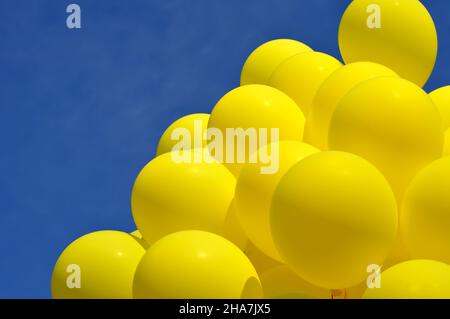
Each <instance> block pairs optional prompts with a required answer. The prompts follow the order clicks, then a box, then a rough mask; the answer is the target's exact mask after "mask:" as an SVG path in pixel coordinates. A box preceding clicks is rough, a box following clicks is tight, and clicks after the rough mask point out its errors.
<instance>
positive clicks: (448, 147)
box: [444, 128, 450, 156]
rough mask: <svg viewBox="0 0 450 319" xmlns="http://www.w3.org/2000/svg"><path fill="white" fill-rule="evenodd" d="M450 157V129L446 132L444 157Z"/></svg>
mask: <svg viewBox="0 0 450 319" xmlns="http://www.w3.org/2000/svg"><path fill="white" fill-rule="evenodd" d="M449 155H450V128H449V129H448V130H447V131H445V143H444V156H449Z"/></svg>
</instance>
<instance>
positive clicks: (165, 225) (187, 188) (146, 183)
mask: <svg viewBox="0 0 450 319" xmlns="http://www.w3.org/2000/svg"><path fill="white" fill-rule="evenodd" d="M194 152H195V150H187V151H184V152H183V154H187V155H188V158H192V157H191V155H190V154H192V153H194ZM203 155H204V156H205V157H204V160H203V161H201V162H198V163H197V162H195V161H191V162H177V161H174V158H173V156H175V154H173V152H171V153H166V154H163V155H160V156H158V157H156V158H155V159H153V160H152V161H150V162H149V163H148V164H147V165H146V166H145V167H144V168H143V169H142V171H141V172H140V173H139V175H138V177H137V179H136V181H135V183H134V187H133V191H132V194H131V209H132V212H133V218H134V221H135V223H136V225H137V227H138V229H139V231H140V232H141V234H142V236H144V238H145V239H146V240H148V242H150V243H152V242H154V241H155V240H158V239H160V238H161V237H163V236H165V235H168V234H170V233H173V232H177V231H181V230H189V229H198V230H206V231H211V232H215V233H219V234H222V233H223V232H224V231H225V221H226V220H227V214H228V211H229V209H230V205H231V202H232V200H233V196H234V189H235V185H236V180H235V178H234V176H233V174H231V173H230V172H229V171H228V170H227V169H226V168H225V167H224V166H223V165H222V164H220V163H218V162H216V161H215V160H214V159H213V158H211V157H210V156H209V155H208V154H207V152H205V153H204V154H203Z"/></svg>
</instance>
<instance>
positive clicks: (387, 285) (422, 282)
mask: <svg viewBox="0 0 450 319" xmlns="http://www.w3.org/2000/svg"><path fill="white" fill-rule="evenodd" d="M380 279H381V285H380V288H371V289H369V288H368V289H367V290H366V292H365V293H364V296H363V298H365V299H449V298H450V266H449V265H448V264H445V263H441V262H437V261H434V260H424V259H416V260H409V261H405V262H403V263H400V264H397V265H395V266H393V267H391V268H389V269H387V270H385V271H383V272H382V273H381V277H380Z"/></svg>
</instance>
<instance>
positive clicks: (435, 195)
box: [400, 156, 450, 264]
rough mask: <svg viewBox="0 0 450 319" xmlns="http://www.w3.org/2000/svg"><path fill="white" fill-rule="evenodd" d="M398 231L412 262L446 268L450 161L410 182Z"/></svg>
mask: <svg viewBox="0 0 450 319" xmlns="http://www.w3.org/2000/svg"><path fill="white" fill-rule="evenodd" d="M400 216H401V222H400V230H401V234H402V236H403V240H404V242H405V244H406V246H407V247H408V250H409V251H410V253H411V255H412V257H413V258H424V259H434V260H439V261H442V262H445V263H447V264H450V157H449V156H447V157H444V158H442V159H439V160H437V161H435V162H433V163H431V164H430V165H428V166H427V167H425V168H424V169H423V170H421V171H420V172H419V173H418V174H417V176H416V177H415V178H414V179H413V180H412V182H411V184H410V185H409V187H408V190H407V191H406V194H405V200H404V202H403V206H402V213H401V215H400Z"/></svg>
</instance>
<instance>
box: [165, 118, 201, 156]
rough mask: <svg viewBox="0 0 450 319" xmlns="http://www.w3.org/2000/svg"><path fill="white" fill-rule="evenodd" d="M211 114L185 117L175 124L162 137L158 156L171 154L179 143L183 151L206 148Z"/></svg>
mask: <svg viewBox="0 0 450 319" xmlns="http://www.w3.org/2000/svg"><path fill="white" fill-rule="evenodd" d="M208 120H209V114H204V113H197V114H190V115H186V116H183V117H182V118H180V119H178V120H176V121H175V122H173V123H172V124H171V125H170V126H169V127H168V128H167V129H166V131H165V132H164V134H163V135H162V136H161V139H160V140H159V144H158V149H157V151H156V155H161V154H164V153H167V152H171V151H172V150H173V148H174V147H175V146H176V145H177V144H178V143H179V142H185V143H183V149H191V148H200V147H204V146H206V139H205V138H204V137H205V134H206V129H207V127H208Z"/></svg>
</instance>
